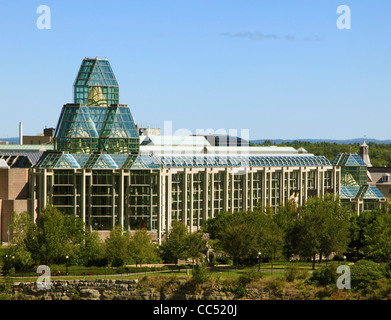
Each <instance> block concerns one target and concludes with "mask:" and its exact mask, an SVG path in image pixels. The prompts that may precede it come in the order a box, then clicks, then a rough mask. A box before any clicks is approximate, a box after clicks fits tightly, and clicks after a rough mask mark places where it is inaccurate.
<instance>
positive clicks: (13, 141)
mask: <svg viewBox="0 0 391 320" xmlns="http://www.w3.org/2000/svg"><path fill="white" fill-rule="evenodd" d="M0 141H7V142H8V143H9V144H16V143H19V138H18V137H13V138H0Z"/></svg>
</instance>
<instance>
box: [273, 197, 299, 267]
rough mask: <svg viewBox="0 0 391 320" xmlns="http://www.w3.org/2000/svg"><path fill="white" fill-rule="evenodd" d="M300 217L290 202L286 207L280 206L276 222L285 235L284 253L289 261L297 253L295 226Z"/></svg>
mask: <svg viewBox="0 0 391 320" xmlns="http://www.w3.org/2000/svg"><path fill="white" fill-rule="evenodd" d="M297 218H298V215H297V211H296V208H295V207H294V206H293V205H292V204H291V203H290V202H288V203H287V204H286V205H280V207H279V210H278V214H276V215H275V221H276V223H277V225H278V226H279V227H280V229H281V232H282V235H283V248H282V249H283V253H284V255H285V257H286V259H287V260H289V259H290V258H291V257H292V255H293V254H295V253H297V252H295V245H294V244H295V238H296V234H295V224H296V221H297Z"/></svg>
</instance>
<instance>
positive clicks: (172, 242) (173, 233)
mask: <svg viewBox="0 0 391 320" xmlns="http://www.w3.org/2000/svg"><path fill="white" fill-rule="evenodd" d="M188 233H189V232H188V230H187V227H186V226H185V225H184V224H183V222H181V221H178V220H173V221H172V223H171V229H170V230H169V232H168V234H167V238H166V240H165V241H164V242H163V244H162V246H161V249H162V255H163V260H165V261H166V262H169V263H175V264H178V260H179V259H185V258H187V257H188V251H187V240H186V239H187V236H188Z"/></svg>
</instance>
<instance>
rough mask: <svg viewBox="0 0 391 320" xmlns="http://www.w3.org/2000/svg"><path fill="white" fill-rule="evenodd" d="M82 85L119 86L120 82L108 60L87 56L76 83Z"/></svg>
mask: <svg viewBox="0 0 391 320" xmlns="http://www.w3.org/2000/svg"><path fill="white" fill-rule="evenodd" d="M81 85H83V86H84V85H87V86H118V83H117V80H116V79H115V76H114V72H113V70H112V69H111V66H110V63H109V61H108V60H106V59H98V58H95V59H90V58H85V59H84V60H83V62H82V64H81V66H80V69H79V73H78V74H77V78H76V80H75V83H74V86H81Z"/></svg>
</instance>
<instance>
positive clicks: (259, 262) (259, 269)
mask: <svg viewBox="0 0 391 320" xmlns="http://www.w3.org/2000/svg"><path fill="white" fill-rule="evenodd" d="M259 271H261V253H260V252H258V272H259Z"/></svg>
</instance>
